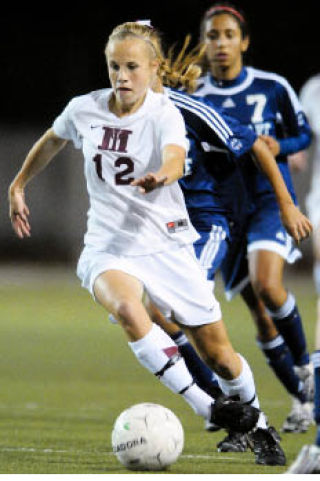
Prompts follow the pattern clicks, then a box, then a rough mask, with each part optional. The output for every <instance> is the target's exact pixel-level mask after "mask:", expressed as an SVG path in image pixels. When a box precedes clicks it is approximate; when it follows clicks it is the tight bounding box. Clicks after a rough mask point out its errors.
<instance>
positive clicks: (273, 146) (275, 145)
mask: <svg viewBox="0 0 320 481" xmlns="http://www.w3.org/2000/svg"><path fill="white" fill-rule="evenodd" d="M259 139H261V140H263V142H264V143H265V144H267V146H268V147H269V149H270V150H271V153H272V154H273V155H274V157H276V156H277V155H279V154H280V144H279V142H278V141H277V139H275V138H274V137H271V136H270V135H259Z"/></svg>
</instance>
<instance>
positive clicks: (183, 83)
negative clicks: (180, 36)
mask: <svg viewBox="0 0 320 481" xmlns="http://www.w3.org/2000/svg"><path fill="white" fill-rule="evenodd" d="M129 36H132V37H135V38H140V39H141V40H144V41H145V42H146V43H147V44H148V45H149V46H150V52H151V54H152V57H153V58H154V59H156V60H157V61H158V63H159V67H158V77H159V80H160V82H161V83H162V84H163V85H166V86H168V87H176V88H178V87H182V88H183V89H184V90H186V91H187V92H188V93H192V92H194V91H195V89H196V84H197V79H198V78H199V77H200V75H201V68H200V67H199V65H197V63H199V62H200V60H201V58H202V56H203V55H204V53H205V45H202V44H201V45H197V46H196V47H194V48H193V49H192V50H191V51H190V52H189V53H186V52H187V49H188V47H189V45H190V42H191V37H190V35H187V37H186V38H185V40H184V43H183V46H182V49H181V51H180V52H179V53H178V55H177V56H176V57H175V58H174V46H173V47H171V48H170V49H169V52H168V56H167V57H166V56H165V55H164V53H163V49H162V44H161V38H160V34H159V33H158V32H157V30H156V29H154V28H153V27H150V26H148V25H143V24H140V23H138V22H126V23H123V24H121V25H118V26H117V27H115V28H114V29H113V31H112V32H111V35H110V36H109V39H108V42H107V45H106V48H105V54H106V56H107V55H108V46H109V44H110V42H112V41H114V40H124V39H125V38H127V37H129Z"/></svg>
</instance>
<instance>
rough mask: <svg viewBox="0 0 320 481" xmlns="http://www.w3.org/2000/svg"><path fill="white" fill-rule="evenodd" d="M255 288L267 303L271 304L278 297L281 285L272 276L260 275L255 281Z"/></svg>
mask: <svg viewBox="0 0 320 481" xmlns="http://www.w3.org/2000/svg"><path fill="white" fill-rule="evenodd" d="M252 284H253V288H254V291H255V293H256V294H257V295H258V296H259V297H260V298H261V299H262V300H263V302H264V303H265V304H266V305H269V304H270V303H272V302H273V301H274V299H275V298H276V297H277V295H278V292H279V289H281V286H279V285H278V283H277V282H275V280H274V279H273V278H272V277H271V276H270V277H269V276H259V277H257V278H256V279H254V281H253V283H252Z"/></svg>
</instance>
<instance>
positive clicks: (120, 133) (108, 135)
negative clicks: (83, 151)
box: [98, 127, 132, 153]
mask: <svg viewBox="0 0 320 481" xmlns="http://www.w3.org/2000/svg"><path fill="white" fill-rule="evenodd" d="M103 130H104V135H103V139H102V143H101V145H99V147H98V148H99V149H101V150H110V151H112V152H121V153H126V152H127V145H128V138H129V135H130V134H132V131H131V130H122V129H115V128H111V127H103Z"/></svg>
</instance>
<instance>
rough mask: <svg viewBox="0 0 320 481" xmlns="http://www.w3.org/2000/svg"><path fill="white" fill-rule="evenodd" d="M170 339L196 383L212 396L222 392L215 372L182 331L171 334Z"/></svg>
mask: <svg viewBox="0 0 320 481" xmlns="http://www.w3.org/2000/svg"><path fill="white" fill-rule="evenodd" d="M171 339H173V340H174V341H175V343H176V344H177V345H178V347H179V352H180V353H181V355H182V357H183V358H184V360H185V363H186V365H187V367H188V369H189V371H190V373H191V374H192V376H193V378H194V380H195V382H196V384H198V386H199V387H201V389H203V390H204V391H206V392H207V393H208V394H209V395H210V396H212V397H214V398H216V397H218V396H219V395H220V394H222V391H221V389H220V387H219V384H218V380H217V378H216V377H215V374H214V373H213V372H212V371H211V369H210V368H209V367H208V366H207V365H206V364H205V363H204V362H203V360H202V359H201V358H200V356H199V355H198V353H197V351H196V350H195V349H194V347H193V346H192V344H191V343H190V342H189V340H188V338H187V336H186V335H185V334H184V333H183V332H182V331H179V332H178V333H176V334H174V335H172V336H171Z"/></svg>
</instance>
